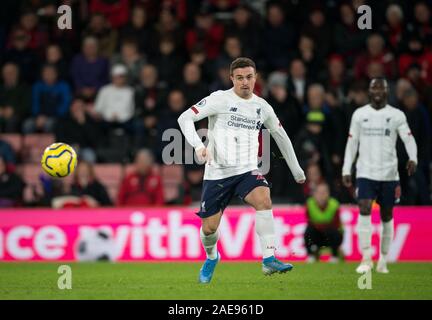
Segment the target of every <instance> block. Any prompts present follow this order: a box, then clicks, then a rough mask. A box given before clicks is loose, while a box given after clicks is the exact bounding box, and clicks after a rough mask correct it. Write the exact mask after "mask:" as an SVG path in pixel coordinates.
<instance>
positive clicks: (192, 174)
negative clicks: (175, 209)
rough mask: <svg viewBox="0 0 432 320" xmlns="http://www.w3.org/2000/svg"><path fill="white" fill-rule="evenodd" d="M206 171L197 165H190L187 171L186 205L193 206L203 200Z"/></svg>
mask: <svg viewBox="0 0 432 320" xmlns="http://www.w3.org/2000/svg"><path fill="white" fill-rule="evenodd" d="M203 177H204V170H203V169H202V168H201V167H199V166H196V165H190V166H187V167H186V170H185V180H186V182H185V199H184V205H191V204H192V203H197V202H199V201H200V200H201V190H202V181H203Z"/></svg>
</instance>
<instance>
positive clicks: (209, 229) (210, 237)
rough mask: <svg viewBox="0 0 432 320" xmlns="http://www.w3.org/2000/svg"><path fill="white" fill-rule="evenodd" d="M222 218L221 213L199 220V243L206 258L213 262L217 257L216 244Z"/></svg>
mask: <svg viewBox="0 0 432 320" xmlns="http://www.w3.org/2000/svg"><path fill="white" fill-rule="evenodd" d="M221 217H222V211H219V212H218V213H216V214H215V215H212V216H210V217H207V218H202V219H201V229H200V237H201V243H202V245H203V247H204V250H205V252H206V254H207V258H208V259H211V260H214V259H216V258H217V257H218V253H217V242H218V240H219V232H218V228H219V224H220V220H221Z"/></svg>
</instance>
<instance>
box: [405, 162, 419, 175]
mask: <svg viewBox="0 0 432 320" xmlns="http://www.w3.org/2000/svg"><path fill="white" fill-rule="evenodd" d="M406 168H407V171H408V176H412V175H413V174H414V173H415V172H416V170H417V164H416V163H415V162H414V161H412V160H408V162H407V166H406Z"/></svg>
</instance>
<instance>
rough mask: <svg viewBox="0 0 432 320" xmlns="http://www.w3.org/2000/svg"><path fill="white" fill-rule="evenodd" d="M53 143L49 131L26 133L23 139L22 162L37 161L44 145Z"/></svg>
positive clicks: (52, 136) (52, 137)
mask: <svg viewBox="0 0 432 320" xmlns="http://www.w3.org/2000/svg"><path fill="white" fill-rule="evenodd" d="M52 143H54V135H53V134H49V133H38V134H28V135H25V136H24V141H23V155H22V159H23V162H33V163H36V162H39V161H40V159H41V157H42V153H43V151H44V150H45V148H46V147H48V146H49V145H50V144H52Z"/></svg>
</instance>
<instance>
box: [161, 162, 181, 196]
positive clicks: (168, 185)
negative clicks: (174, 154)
mask: <svg viewBox="0 0 432 320" xmlns="http://www.w3.org/2000/svg"><path fill="white" fill-rule="evenodd" d="M161 175H162V182H163V186H164V197H165V202H171V201H173V200H176V199H177V198H178V196H179V189H180V187H181V185H182V184H183V181H184V168H183V166H182V165H179V164H172V165H163V166H162V167H161Z"/></svg>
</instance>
